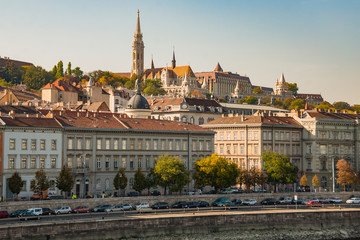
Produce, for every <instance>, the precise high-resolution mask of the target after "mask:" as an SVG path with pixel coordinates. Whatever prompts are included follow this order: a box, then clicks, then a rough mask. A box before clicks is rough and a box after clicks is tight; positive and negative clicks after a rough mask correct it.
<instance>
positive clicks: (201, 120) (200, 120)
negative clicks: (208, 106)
mask: <svg viewBox="0 0 360 240" xmlns="http://www.w3.org/2000/svg"><path fill="white" fill-rule="evenodd" d="M202 124H204V118H202V117H201V118H199V125H202Z"/></svg>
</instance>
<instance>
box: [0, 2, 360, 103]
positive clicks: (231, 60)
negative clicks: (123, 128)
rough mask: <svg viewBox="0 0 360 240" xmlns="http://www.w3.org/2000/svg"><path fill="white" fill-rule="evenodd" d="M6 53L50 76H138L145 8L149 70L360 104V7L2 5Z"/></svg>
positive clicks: (1, 52)
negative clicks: (214, 76)
mask: <svg viewBox="0 0 360 240" xmlns="http://www.w3.org/2000/svg"><path fill="white" fill-rule="evenodd" d="M0 6H1V9H0V14H1V17H2V20H1V21H0V33H1V40H0V56H1V57H4V56H6V57H10V58H12V59H18V60H23V61H28V62H32V63H34V64H35V65H39V66H42V67H44V68H45V69H47V70H50V69H51V68H52V66H53V65H55V64H56V63H57V62H58V61H59V60H63V62H64V64H65V65H66V64H67V62H68V61H71V63H72V66H73V67H75V66H79V67H80V68H81V69H83V70H84V71H85V72H89V71H93V70H98V69H101V70H109V71H113V72H128V71H130V68H131V44H132V41H133V34H134V32H135V26H136V16H137V13H136V12H137V9H140V18H141V30H142V32H143V36H144V43H145V67H146V68H147V67H149V65H150V60H151V56H152V55H153V58H154V63H155V67H160V66H166V64H169V65H170V61H171V57H172V48H173V46H175V52H176V60H177V65H187V64H190V65H191V67H192V69H193V71H195V72H200V71H211V70H213V69H214V68H215V66H216V64H217V62H220V64H221V66H222V68H223V69H224V71H231V72H237V73H240V74H242V75H246V76H249V77H250V79H251V81H252V83H253V84H254V85H262V86H267V87H274V84H275V81H276V79H277V78H279V77H280V75H281V73H282V72H284V74H285V79H286V81H288V82H297V83H298V86H299V88H300V91H299V92H305V93H321V94H322V95H323V97H324V98H325V99H326V100H328V101H330V102H334V101H341V100H342V101H347V102H349V103H350V104H354V103H355V104H356V103H357V104H360V98H359V97H358V91H359V87H360V28H359V27H360V1H359V0H251V1H250V0H246V1H245V0H233V1H230V0H229V1H226V0H224V1H218V0H217V1H215V0H206V1H205V0H204V1H201V0H197V1H194V0H192V1H191V0H182V1H168V0H154V1H151V0H143V1H140V0H139V1H136V0H129V1H125V0H122V1H121V0H118V1H116V0H113V1H110V0H109V1H105V0H103V1H101V0H98V1H95V0H94V1H91V0H77V1H70V0H62V1H49V0H32V1H28V0H13V1H9V0H0Z"/></svg>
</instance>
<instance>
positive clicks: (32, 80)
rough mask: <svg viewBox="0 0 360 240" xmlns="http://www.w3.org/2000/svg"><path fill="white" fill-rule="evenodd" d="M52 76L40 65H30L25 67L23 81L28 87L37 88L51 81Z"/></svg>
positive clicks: (52, 79)
mask: <svg viewBox="0 0 360 240" xmlns="http://www.w3.org/2000/svg"><path fill="white" fill-rule="evenodd" d="M54 80H55V78H54V76H53V75H52V74H51V73H49V72H47V71H46V70H45V69H43V68H42V67H39V66H38V67H34V66H30V67H27V68H26V72H25V74H24V83H25V84H26V87H27V88H28V89H33V90H39V89H41V88H42V87H43V86H44V85H45V84H47V83H50V82H53V81H54Z"/></svg>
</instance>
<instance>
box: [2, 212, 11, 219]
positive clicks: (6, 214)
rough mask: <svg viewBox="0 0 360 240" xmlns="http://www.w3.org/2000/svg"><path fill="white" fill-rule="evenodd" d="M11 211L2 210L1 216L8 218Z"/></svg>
mask: <svg viewBox="0 0 360 240" xmlns="http://www.w3.org/2000/svg"><path fill="white" fill-rule="evenodd" d="M8 216H9V213H8V212H7V211H0V218H7V217H8Z"/></svg>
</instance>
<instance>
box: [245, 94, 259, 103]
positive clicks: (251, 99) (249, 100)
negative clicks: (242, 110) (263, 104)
mask: <svg viewBox="0 0 360 240" xmlns="http://www.w3.org/2000/svg"><path fill="white" fill-rule="evenodd" d="M245 102H246V103H247V104H257V102H258V99H257V98H256V97H254V96H247V97H246V98H245Z"/></svg>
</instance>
